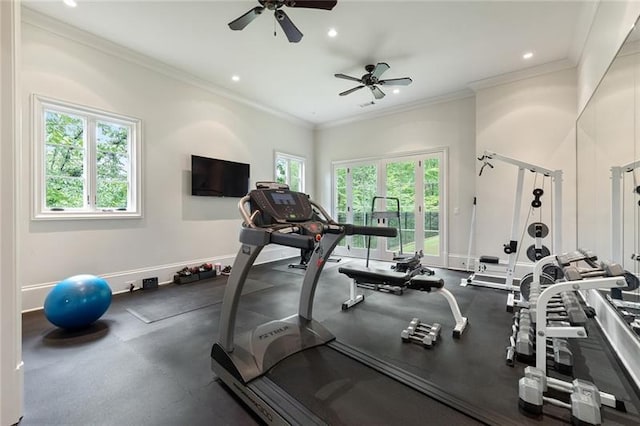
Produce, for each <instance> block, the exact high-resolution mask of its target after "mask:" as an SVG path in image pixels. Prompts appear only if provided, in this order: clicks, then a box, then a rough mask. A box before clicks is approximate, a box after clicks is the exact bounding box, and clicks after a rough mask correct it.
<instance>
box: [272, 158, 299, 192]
mask: <svg viewBox="0 0 640 426" xmlns="http://www.w3.org/2000/svg"><path fill="white" fill-rule="evenodd" d="M278 158H284V159H286V160H294V161H299V162H300V164H301V165H302V167H301V170H300V178H301V181H302V185H301V186H302V188H300V192H305V187H306V181H307V178H306V173H307V160H306V159H305V158H304V157H300V156H298V155H293V154H287V153H285V152H281V151H275V152H274V155H273V180H274V182H275V180H276V177H277V176H278V169H277V161H278ZM288 165H289V163H288V162H287V166H288ZM290 176H291V174H290V173H289V170H287V181H288V182H287V185H289V184H290V182H291V178H290Z"/></svg>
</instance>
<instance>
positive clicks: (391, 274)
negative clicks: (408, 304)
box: [338, 266, 468, 338]
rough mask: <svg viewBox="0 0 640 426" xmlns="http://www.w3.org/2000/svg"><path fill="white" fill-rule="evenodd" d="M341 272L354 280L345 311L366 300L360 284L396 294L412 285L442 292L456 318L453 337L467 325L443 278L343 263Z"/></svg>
mask: <svg viewBox="0 0 640 426" xmlns="http://www.w3.org/2000/svg"><path fill="white" fill-rule="evenodd" d="M338 271H339V272H340V273H342V274H345V275H346V276H348V277H349V278H351V280H352V281H351V286H350V288H349V291H350V298H349V300H346V301H345V302H343V303H342V310H343V311H344V310H347V309H349V308H350V307H352V306H354V305H356V304H358V303H360V302H362V301H363V300H364V295H363V294H356V289H357V286H360V287H364V288H370V289H373V290H378V291H387V292H393V293H395V294H402V293H403V291H404V289H405V288H410V289H412V290H419V291H427V292H431V291H433V292H437V293H440V294H442V296H443V297H444V298H445V299H446V300H447V302H448V303H449V307H450V308H451V313H452V314H453V317H454V319H455V321H456V325H455V327H454V329H453V337H455V338H459V337H460V336H461V335H462V333H463V332H464V330H465V328H466V327H467V323H468V321H467V318H465V317H463V316H462V314H461V313H460V307H459V306H458V302H457V301H456V298H455V297H454V296H453V294H451V292H450V291H449V290H447V289H446V288H444V280H442V279H441V278H434V277H431V276H427V275H414V276H412V275H411V273H409V272H407V273H400V272H395V271H392V270H386V269H376V268H358V267H349V266H342V267H340V268H339V269H338Z"/></svg>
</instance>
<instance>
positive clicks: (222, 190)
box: [191, 155, 249, 197]
mask: <svg viewBox="0 0 640 426" xmlns="http://www.w3.org/2000/svg"><path fill="white" fill-rule="evenodd" d="M248 192H249V165H248V164H245V163H236V162H234V161H227V160H218V159H215V158H207V157H200V156H198V155H192V156H191V195H200V196H206V197H244V196H245V195H247V193H248Z"/></svg>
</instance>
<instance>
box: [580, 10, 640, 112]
mask: <svg viewBox="0 0 640 426" xmlns="http://www.w3.org/2000/svg"><path fill="white" fill-rule="evenodd" d="M638 15H640V2H639V1H637V0H619V1H610V0H601V1H600V5H599V6H598V10H597V11H596V14H595V17H594V20H593V23H592V25H591V30H590V31H589V35H588V37H587V40H586V42H585V46H584V49H583V52H582V57H581V58H580V61H579V63H578V111H582V110H583V109H584V107H585V105H586V104H587V102H588V101H589V98H590V97H591V95H592V94H593V92H594V91H595V89H596V87H597V86H598V83H599V82H600V80H601V79H602V76H603V75H604V73H605V71H606V70H607V68H608V67H609V64H611V62H612V61H613V58H614V56H615V55H616V53H617V51H618V49H619V48H620V46H621V45H622V42H623V41H624V39H625V38H626V37H627V34H628V33H629V31H631V28H632V27H633V25H634V24H635V22H636V20H637V19H638Z"/></svg>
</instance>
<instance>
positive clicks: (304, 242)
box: [271, 232, 315, 250]
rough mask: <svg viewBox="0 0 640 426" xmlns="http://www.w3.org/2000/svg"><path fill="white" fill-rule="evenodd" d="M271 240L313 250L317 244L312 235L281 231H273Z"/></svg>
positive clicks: (283, 244)
mask: <svg viewBox="0 0 640 426" xmlns="http://www.w3.org/2000/svg"><path fill="white" fill-rule="evenodd" d="M271 242H272V243H273V244H279V245H281V246H288V247H295V248H299V249H303V250H311V249H313V247H314V245H315V239H314V238H313V237H312V236H306V235H299V234H283V233H280V232H272V233H271Z"/></svg>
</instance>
